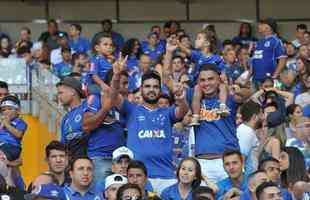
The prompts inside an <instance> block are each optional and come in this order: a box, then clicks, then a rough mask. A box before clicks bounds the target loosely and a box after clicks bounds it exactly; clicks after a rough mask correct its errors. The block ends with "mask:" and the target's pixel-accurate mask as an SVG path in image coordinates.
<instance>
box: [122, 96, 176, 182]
mask: <svg viewBox="0 0 310 200" xmlns="http://www.w3.org/2000/svg"><path fill="white" fill-rule="evenodd" d="M175 112H176V107H175V106H172V107H169V108H157V109H154V110H150V109H148V108H146V107H144V106H142V105H137V104H132V103H129V102H128V101H127V100H125V101H124V103H123V105H122V108H121V113H122V114H124V115H125V119H126V123H127V128H128V140H127V146H128V148H129V149H131V150H132V151H133V152H134V155H135V159H137V160H141V161H143V162H144V164H145V165H146V167H147V169H148V173H149V177H150V178H174V170H175V169H174V166H173V163H172V155H173V153H172V148H173V141H172V126H173V124H174V123H175V121H176V116H175Z"/></svg>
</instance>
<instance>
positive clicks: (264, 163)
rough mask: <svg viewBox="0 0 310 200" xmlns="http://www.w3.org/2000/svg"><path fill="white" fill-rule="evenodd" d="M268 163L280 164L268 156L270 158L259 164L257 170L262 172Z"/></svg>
mask: <svg viewBox="0 0 310 200" xmlns="http://www.w3.org/2000/svg"><path fill="white" fill-rule="evenodd" d="M268 162H276V163H280V162H279V161H278V160H277V159H275V158H273V157H271V156H270V157H268V158H266V159H264V160H262V161H260V162H259V165H258V169H261V170H264V168H265V166H266V163H268Z"/></svg>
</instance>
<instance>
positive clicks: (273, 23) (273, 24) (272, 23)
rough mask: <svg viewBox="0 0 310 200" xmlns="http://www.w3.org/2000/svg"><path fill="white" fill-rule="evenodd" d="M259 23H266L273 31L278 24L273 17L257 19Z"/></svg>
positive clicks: (275, 30)
mask: <svg viewBox="0 0 310 200" xmlns="http://www.w3.org/2000/svg"><path fill="white" fill-rule="evenodd" d="M259 23H260V24H267V25H268V26H270V27H271V29H272V31H273V32H277V28H278V25H277V22H276V21H275V20H274V19H272V18H266V19H262V20H260V21H259Z"/></svg>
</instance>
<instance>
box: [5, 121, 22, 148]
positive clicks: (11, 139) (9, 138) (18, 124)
mask: <svg viewBox="0 0 310 200" xmlns="http://www.w3.org/2000/svg"><path fill="white" fill-rule="evenodd" d="M11 126H13V127H14V128H15V129H17V130H18V131H20V132H22V133H25V132H26V130H27V124H26V123H25V122H24V120H22V119H21V118H19V117H16V118H15V119H13V120H12V121H11ZM0 142H4V143H7V144H11V145H14V146H18V147H20V146H21V138H17V137H15V136H14V135H13V134H12V133H11V132H10V131H9V130H8V129H6V128H5V127H1V128H0Z"/></svg>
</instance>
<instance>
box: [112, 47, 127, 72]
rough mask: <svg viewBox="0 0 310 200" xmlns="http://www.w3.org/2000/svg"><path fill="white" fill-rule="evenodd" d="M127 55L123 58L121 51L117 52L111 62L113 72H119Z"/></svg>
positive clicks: (124, 63) (122, 68) (125, 61)
mask: <svg viewBox="0 0 310 200" xmlns="http://www.w3.org/2000/svg"><path fill="white" fill-rule="evenodd" d="M127 59H128V55H127V56H125V58H123V56H122V52H120V53H119V57H118V59H117V60H116V61H115V62H114V63H113V74H120V73H121V72H122V71H123V70H124V69H125V66H126V63H127Z"/></svg>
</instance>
